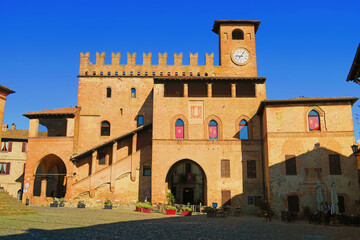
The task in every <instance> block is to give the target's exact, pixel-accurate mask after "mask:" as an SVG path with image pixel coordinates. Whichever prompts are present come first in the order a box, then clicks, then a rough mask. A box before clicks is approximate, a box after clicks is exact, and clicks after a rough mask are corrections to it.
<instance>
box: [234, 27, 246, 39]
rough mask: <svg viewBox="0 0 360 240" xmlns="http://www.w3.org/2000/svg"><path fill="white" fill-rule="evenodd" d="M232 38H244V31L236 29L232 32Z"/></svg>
mask: <svg viewBox="0 0 360 240" xmlns="http://www.w3.org/2000/svg"><path fill="white" fill-rule="evenodd" d="M232 39H233V40H244V32H243V31H241V30H240V29H235V30H234V31H233V32H232Z"/></svg>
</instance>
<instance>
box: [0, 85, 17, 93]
mask: <svg viewBox="0 0 360 240" xmlns="http://www.w3.org/2000/svg"><path fill="white" fill-rule="evenodd" d="M0 90H3V91H5V92H8V93H14V92H15V91H13V90H11V89H10V88H8V87H5V86H3V85H0Z"/></svg>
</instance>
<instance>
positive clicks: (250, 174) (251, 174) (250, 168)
mask: <svg viewBox="0 0 360 240" xmlns="http://www.w3.org/2000/svg"><path fill="white" fill-rule="evenodd" d="M246 165H247V178H256V161H255V160H249V161H247V162H246Z"/></svg>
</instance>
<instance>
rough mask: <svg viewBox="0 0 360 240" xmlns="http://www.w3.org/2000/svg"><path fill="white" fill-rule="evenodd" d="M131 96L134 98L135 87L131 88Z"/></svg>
mask: <svg viewBox="0 0 360 240" xmlns="http://www.w3.org/2000/svg"><path fill="white" fill-rule="evenodd" d="M131 98H136V89H135V88H132V89H131Z"/></svg>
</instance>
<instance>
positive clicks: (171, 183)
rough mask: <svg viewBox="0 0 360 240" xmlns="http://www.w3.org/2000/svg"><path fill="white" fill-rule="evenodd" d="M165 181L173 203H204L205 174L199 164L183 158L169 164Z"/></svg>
mask: <svg viewBox="0 0 360 240" xmlns="http://www.w3.org/2000/svg"><path fill="white" fill-rule="evenodd" d="M166 182H167V184H168V185H167V187H168V190H169V191H171V192H172V194H173V195H174V196H175V203H182V204H187V203H188V202H189V203H190V204H199V203H202V204H206V175H205V172H204V170H203V169H202V168H201V167H200V165H199V164H197V163H196V162H194V161H192V160H190V159H184V160H181V161H178V162H177V163H175V164H174V165H172V166H171V168H170V170H169V172H168V174H167V176H166Z"/></svg>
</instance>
